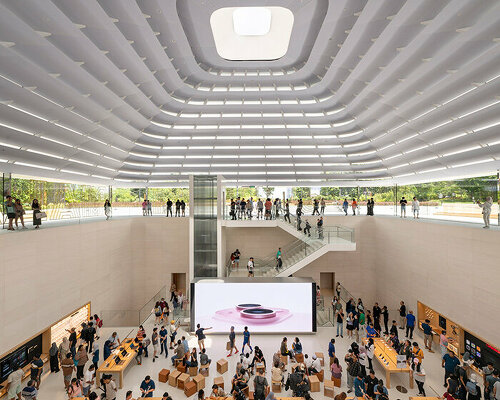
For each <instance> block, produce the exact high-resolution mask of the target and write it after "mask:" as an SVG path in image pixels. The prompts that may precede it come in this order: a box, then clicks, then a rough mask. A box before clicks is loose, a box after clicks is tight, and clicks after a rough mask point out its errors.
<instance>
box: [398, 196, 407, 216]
mask: <svg viewBox="0 0 500 400" xmlns="http://www.w3.org/2000/svg"><path fill="white" fill-rule="evenodd" d="M407 204H408V200H406V199H405V197H404V196H403V197H401V200H399V205H400V206H401V218H406V205H407Z"/></svg>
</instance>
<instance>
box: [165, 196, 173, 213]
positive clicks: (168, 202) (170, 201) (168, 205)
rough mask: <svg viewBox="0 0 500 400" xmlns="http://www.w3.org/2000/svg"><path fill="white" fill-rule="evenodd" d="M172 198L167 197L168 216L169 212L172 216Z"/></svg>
mask: <svg viewBox="0 0 500 400" xmlns="http://www.w3.org/2000/svg"><path fill="white" fill-rule="evenodd" d="M172 205H173V203H172V200H170V199H167V215H166V216H167V217H168V214H170V216H171V217H172Z"/></svg>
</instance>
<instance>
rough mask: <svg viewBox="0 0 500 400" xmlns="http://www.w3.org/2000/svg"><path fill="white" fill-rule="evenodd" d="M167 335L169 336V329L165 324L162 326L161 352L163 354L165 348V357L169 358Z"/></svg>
mask: <svg viewBox="0 0 500 400" xmlns="http://www.w3.org/2000/svg"><path fill="white" fill-rule="evenodd" d="M167 336H168V332H167V329H166V328H165V327H164V326H162V327H161V329H160V354H163V350H165V358H168V340H167Z"/></svg>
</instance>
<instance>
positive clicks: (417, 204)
mask: <svg viewBox="0 0 500 400" xmlns="http://www.w3.org/2000/svg"><path fill="white" fill-rule="evenodd" d="M411 210H412V212H413V219H415V218H417V219H418V218H419V215H420V202H419V201H418V199H417V198H416V197H414V198H413V201H412V202H411Z"/></svg>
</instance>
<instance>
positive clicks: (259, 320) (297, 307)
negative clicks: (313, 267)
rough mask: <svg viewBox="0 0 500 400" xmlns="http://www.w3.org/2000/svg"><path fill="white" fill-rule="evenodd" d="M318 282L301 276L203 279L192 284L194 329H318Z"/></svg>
mask: <svg viewBox="0 0 500 400" xmlns="http://www.w3.org/2000/svg"><path fill="white" fill-rule="evenodd" d="M315 286H316V285H315V284H314V282H312V281H311V280H305V279H301V278H279V279H277V278H273V279H272V280H269V279H266V278H252V279H250V280H249V279H238V278H235V279H230V278H228V279H226V280H211V279H208V280H201V281H197V282H195V283H192V284H191V329H192V330H193V331H194V330H196V325H197V324H200V325H201V326H202V327H204V328H209V327H211V328H212V329H211V330H210V332H211V333H227V332H229V330H230V328H231V326H234V327H235V330H236V332H241V331H243V328H244V327H245V326H248V329H249V331H250V332H261V333H263V332H265V333H275V332H284V333H285V332H290V333H293V332H302V333H304V332H315V331H316V318H315V317H316V302H315V300H314V299H315Z"/></svg>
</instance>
